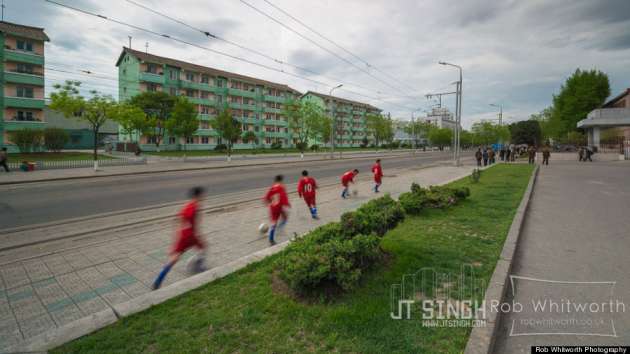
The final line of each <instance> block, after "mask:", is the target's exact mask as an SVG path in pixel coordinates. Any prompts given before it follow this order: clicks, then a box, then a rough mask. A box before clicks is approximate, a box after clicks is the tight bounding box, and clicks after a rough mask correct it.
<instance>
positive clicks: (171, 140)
mask: <svg viewBox="0 0 630 354" xmlns="http://www.w3.org/2000/svg"><path fill="white" fill-rule="evenodd" d="M168 143H169V144H171V145H172V144H175V137H174V136H171V137H169V138H168Z"/></svg>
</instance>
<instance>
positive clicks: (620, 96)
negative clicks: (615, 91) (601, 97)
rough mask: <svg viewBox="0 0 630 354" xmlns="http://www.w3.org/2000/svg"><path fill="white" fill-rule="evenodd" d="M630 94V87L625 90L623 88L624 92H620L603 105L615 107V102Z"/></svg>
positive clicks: (604, 106) (603, 106)
mask: <svg viewBox="0 0 630 354" xmlns="http://www.w3.org/2000/svg"><path fill="white" fill-rule="evenodd" d="M628 95H630V88H627V89H625V90H623V92H622V93H620V94H619V95H618V96H616V97H614V98H612V99H610V100H609V101H608V102H606V103H604V104H603V105H602V108H609V107H613V106H614V104H615V103H617V102H618V101H620V100H622V99H623V98H624V97H626V96H628Z"/></svg>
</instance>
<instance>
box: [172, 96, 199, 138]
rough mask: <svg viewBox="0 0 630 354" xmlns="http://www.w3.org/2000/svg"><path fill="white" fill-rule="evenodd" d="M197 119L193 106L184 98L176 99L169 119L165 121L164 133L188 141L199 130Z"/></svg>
mask: <svg viewBox="0 0 630 354" xmlns="http://www.w3.org/2000/svg"><path fill="white" fill-rule="evenodd" d="M197 117H198V115H197V109H196V108H195V105H194V104H193V103H192V102H190V101H188V100H187V99H185V98H184V97H177V99H176V100H175V105H174V106H173V111H172V112H171V117H170V118H169V119H168V120H166V131H167V132H168V133H169V134H170V135H173V136H176V137H178V138H184V139H185V140H188V139H189V138H191V137H192V136H193V134H195V132H196V131H197V129H198V128H199V119H198V118H197ZM184 146H186V144H184Z"/></svg>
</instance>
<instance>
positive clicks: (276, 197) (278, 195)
mask: <svg viewBox="0 0 630 354" xmlns="http://www.w3.org/2000/svg"><path fill="white" fill-rule="evenodd" d="M282 180H284V177H283V176H282V175H277V176H276V177H275V178H274V183H273V185H272V186H271V188H269V191H267V194H265V198H264V202H265V204H267V205H268V206H269V217H270V219H271V227H270V228H269V243H270V244H271V245H275V244H276V241H275V239H274V236H275V235H276V229H277V228H279V227H283V226H284V225H285V224H286V223H287V209H288V208H289V207H290V206H291V204H289V197H288V196H287V190H286V189H285V188H284V184H282ZM281 219H282V220H281Z"/></svg>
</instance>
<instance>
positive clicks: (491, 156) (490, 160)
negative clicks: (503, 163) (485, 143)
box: [488, 148, 495, 165]
mask: <svg viewBox="0 0 630 354" xmlns="http://www.w3.org/2000/svg"><path fill="white" fill-rule="evenodd" d="M494 155H495V154H494V149H493V148H490V149H489V150H488V163H489V164H490V165H492V164H493V163H495V161H494Z"/></svg>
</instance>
